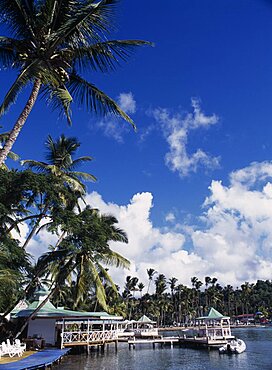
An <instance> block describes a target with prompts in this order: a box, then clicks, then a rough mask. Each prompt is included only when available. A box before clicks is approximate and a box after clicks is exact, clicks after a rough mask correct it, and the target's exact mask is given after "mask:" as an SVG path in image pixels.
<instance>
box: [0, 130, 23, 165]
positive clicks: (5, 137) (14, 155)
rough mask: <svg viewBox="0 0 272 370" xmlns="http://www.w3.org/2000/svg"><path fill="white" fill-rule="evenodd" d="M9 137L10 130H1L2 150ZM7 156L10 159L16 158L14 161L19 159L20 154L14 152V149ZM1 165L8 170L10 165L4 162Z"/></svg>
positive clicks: (0, 143)
mask: <svg viewBox="0 0 272 370" xmlns="http://www.w3.org/2000/svg"><path fill="white" fill-rule="evenodd" d="M0 127H2V126H0ZM8 137H9V132H1V134H0V150H1V148H2V147H3V146H4V145H5V142H6V140H7V139H8ZM7 156H8V157H9V158H10V159H12V160H14V161H18V160H19V156H18V154H16V153H14V152H12V151H10V152H9V153H8V155H7ZM1 167H2V168H4V169H6V170H7V169H8V167H7V166H6V165H5V164H4V163H2V164H1V165H0V168H1Z"/></svg>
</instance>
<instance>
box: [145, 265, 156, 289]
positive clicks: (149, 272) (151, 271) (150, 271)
mask: <svg viewBox="0 0 272 370" xmlns="http://www.w3.org/2000/svg"><path fill="white" fill-rule="evenodd" d="M146 272H147V275H148V287H147V294H148V293H149V289H150V285H151V282H152V280H153V277H154V276H155V275H156V274H157V271H156V270H154V269H152V268H150V269H147V270H146Z"/></svg>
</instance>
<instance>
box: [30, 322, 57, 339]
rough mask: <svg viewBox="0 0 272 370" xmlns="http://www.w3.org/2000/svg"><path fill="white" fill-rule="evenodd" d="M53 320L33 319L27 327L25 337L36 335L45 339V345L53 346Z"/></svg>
mask: <svg viewBox="0 0 272 370" xmlns="http://www.w3.org/2000/svg"><path fill="white" fill-rule="evenodd" d="M55 324H56V320H55V319H35V320H31V321H30V323H29V325H28V332H27V336H31V337H32V336H33V335H38V336H40V337H42V338H44V339H45V343H48V344H52V345H54V344H55Z"/></svg>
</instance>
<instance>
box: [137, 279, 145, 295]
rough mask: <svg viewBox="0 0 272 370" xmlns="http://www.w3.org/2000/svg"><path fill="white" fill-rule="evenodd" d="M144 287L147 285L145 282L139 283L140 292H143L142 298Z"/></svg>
mask: <svg viewBox="0 0 272 370" xmlns="http://www.w3.org/2000/svg"><path fill="white" fill-rule="evenodd" d="M144 287H145V286H144V284H143V283H141V282H140V283H139V284H138V289H139V292H140V293H141V298H142V295H143V289H144Z"/></svg>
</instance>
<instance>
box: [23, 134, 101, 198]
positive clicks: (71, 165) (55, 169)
mask: <svg viewBox="0 0 272 370" xmlns="http://www.w3.org/2000/svg"><path fill="white" fill-rule="evenodd" d="M45 147H46V160H47V161H48V162H42V161H35V160H31V159H27V160H23V161H21V163H22V164H23V165H24V166H26V167H28V168H32V169H35V170H37V171H38V172H42V173H52V174H53V175H55V176H57V177H60V178H61V179H62V180H63V182H64V183H66V184H67V185H68V186H69V187H70V188H72V189H73V190H77V191H80V192H82V193H84V192H85V185H84V184H83V183H82V181H81V179H83V180H87V181H96V178H95V176H94V175H91V174H89V173H86V172H79V171H75V169H76V168H77V167H78V166H80V165H81V164H83V163H85V162H88V161H91V160H92V158H91V157H89V156H84V157H79V158H76V159H75V158H74V156H75V153H76V151H77V149H78V148H79V147H80V142H79V141H78V140H77V138H75V137H66V136H65V135H64V134H62V135H61V136H60V137H59V138H58V139H57V140H55V141H54V140H53V138H52V137H51V136H50V135H48V137H47V140H46V142H45Z"/></svg>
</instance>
